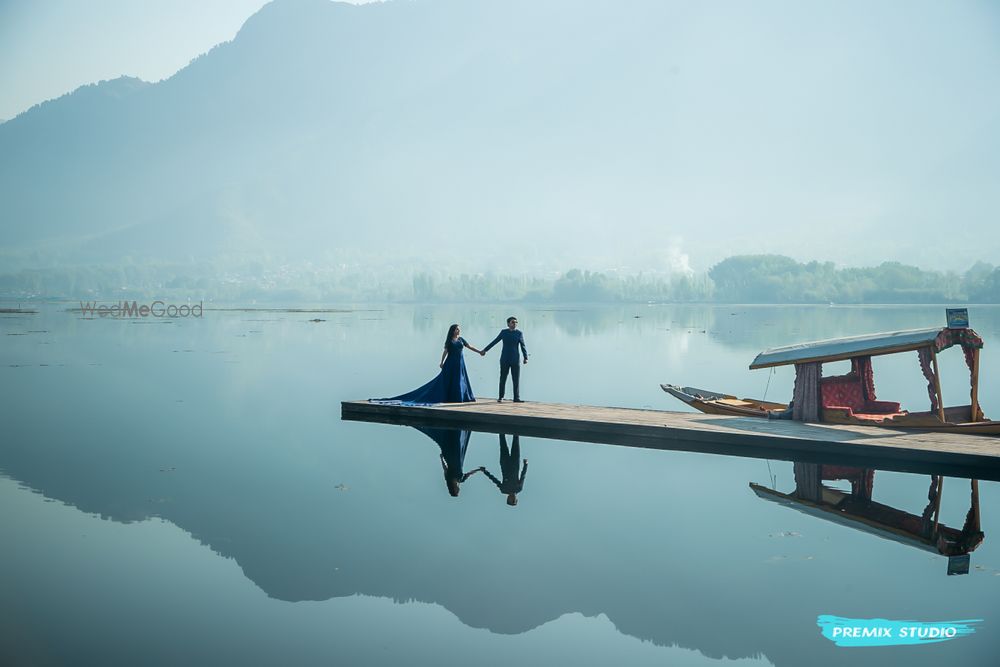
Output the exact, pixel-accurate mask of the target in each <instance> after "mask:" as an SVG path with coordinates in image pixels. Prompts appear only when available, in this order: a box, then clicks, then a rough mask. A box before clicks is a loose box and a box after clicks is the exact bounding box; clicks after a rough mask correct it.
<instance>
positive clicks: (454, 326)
mask: <svg viewBox="0 0 1000 667" xmlns="http://www.w3.org/2000/svg"><path fill="white" fill-rule="evenodd" d="M457 328H458V325H457V324H452V325H451V326H450V327H448V336H447V337H446V338H445V339H444V346H445V347H448V343H450V342H451V339H452V337H453V336H454V335H455V329H457Z"/></svg>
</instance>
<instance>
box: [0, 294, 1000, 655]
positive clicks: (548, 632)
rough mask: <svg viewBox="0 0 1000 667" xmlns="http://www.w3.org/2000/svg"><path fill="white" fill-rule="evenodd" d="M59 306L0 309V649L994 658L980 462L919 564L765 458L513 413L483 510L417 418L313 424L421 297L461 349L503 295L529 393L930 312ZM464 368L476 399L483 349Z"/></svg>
mask: <svg viewBox="0 0 1000 667" xmlns="http://www.w3.org/2000/svg"><path fill="white" fill-rule="evenodd" d="M73 305H75V304H47V305H43V306H40V307H39V309H40V312H38V313H37V314H32V315H0V340H2V343H3V344H2V346H0V416H2V423H3V438H2V441H0V442H2V444H0V507H2V508H3V510H2V512H0V531H2V534H3V535H4V541H3V545H4V546H3V568H2V569H0V664H5V665H6V664H17V665H20V664H24V665H47V664H54V665H60V664H73V665H83V664H94V665H138V664H142V665H176V664H191V665H194V664H199V665H202V664H204V665H216V664H248V665H258V664H259V665H274V664H323V665H331V664H338V665H340V664H343V665H347V664H351V665H354V664H414V665H425V664H426V665H451V664H465V665H470V664H471V665H479V664H510V663H517V664H527V665H534V664H538V665H552V664H573V665H589V664H592V665H607V664H622V665H643V664H649V665H714V664H726V665H729V664H740V665H767V664H773V665H782V666H786V665H788V666H797V665H806V664H809V665H841V664H851V665H883V664H890V663H898V664H913V665H941V664H949V663H955V664H962V665H995V664H997V657H996V656H997V654H998V653H997V651H998V649H1000V639H998V637H1000V635H998V633H997V624H998V623H1000V502H998V501H1000V485H998V484H997V483H994V482H985V481H984V482H980V485H979V492H980V500H981V503H980V507H981V515H982V530H983V532H984V533H985V539H984V540H983V542H982V544H981V545H980V546H979V548H978V549H976V550H975V551H974V552H972V554H971V567H970V572H969V574H968V575H965V576H948V575H947V569H948V559H947V558H946V557H944V556H942V555H940V554H938V553H937V552H936V551H931V550H921V549H919V548H916V547H914V546H912V545H910V544H905V543H903V542H901V541H893V540H889V539H884V538H883V537H881V536H879V535H878V534H873V533H872V532H866V531H863V530H859V529H858V528H857V527H856V526H855V527H851V526H847V525H840V524H838V523H835V522H832V521H828V520H823V519H822V518H819V517H817V516H813V515H810V514H807V513H804V512H800V511H796V509H795V508H794V507H791V506H787V505H783V504H779V503H776V502H771V501H768V500H766V499H764V498H760V497H758V496H757V495H756V494H755V493H754V492H753V491H752V490H751V489H750V487H749V483H751V482H755V483H760V484H763V485H766V486H768V487H774V488H777V489H778V490H779V491H782V492H790V491H792V490H793V489H794V488H795V479H794V476H793V464H792V463H791V462H785V461H773V460H772V461H766V460H760V459H753V458H736V457H726V456H718V455H709V454H698V453H686V452H669V451H654V450H643V449H634V448H627V447H618V446H610V445H599V444H585V443H577V442H563V441H557V440H545V439H539V438H529V437H521V438H520V441H519V442H520V449H521V452H520V453H521V456H522V457H523V458H526V459H528V460H529V468H528V472H527V475H526V477H525V482H524V489H523V491H522V492H521V493H520V495H519V496H518V498H519V502H518V504H517V506H516V507H510V506H508V505H507V504H506V502H505V497H504V496H503V495H501V494H500V493H499V492H498V490H497V488H496V487H495V486H494V485H493V484H492V483H491V482H490V480H489V479H487V478H486V477H484V476H483V475H476V476H473V477H472V478H470V479H469V480H468V481H467V482H465V483H464V484H463V485H462V491H461V494H460V495H459V496H458V497H457V498H453V497H451V496H450V495H449V494H448V492H447V489H446V486H445V484H444V480H443V476H442V471H441V463H440V458H439V453H440V449H439V447H438V445H437V444H436V443H435V441H434V440H432V439H431V438H429V437H428V436H427V435H425V434H424V433H421V432H420V431H418V430H416V429H414V428H410V427H406V426H396V425H385V424H365V423H354V422H343V421H341V420H340V401H342V400H347V399H357V398H367V397H373V396H375V397H377V396H387V395H394V394H397V393H401V392H403V391H406V390H408V389H411V388H414V387H416V386H418V385H419V384H422V383H423V382H425V381H426V380H428V379H430V378H431V377H432V376H433V375H434V374H435V373H436V372H437V363H438V360H439V358H440V349H441V345H442V343H443V339H444V335H445V331H446V329H447V327H448V325H449V324H450V323H451V322H459V323H461V324H462V327H463V335H464V336H465V337H466V338H467V339H468V340H469V341H470V342H471V343H473V344H474V345H477V346H482V345H484V344H485V343H487V342H489V340H491V339H492V337H493V336H494V335H495V334H496V333H497V331H499V330H500V328H501V327H502V326H503V322H504V319H505V318H506V316H507V315H510V314H514V315H517V316H518V318H519V319H520V323H521V325H520V326H521V329H522V330H523V331H524V332H525V338H526V342H527V345H528V349H529V351H530V352H531V355H532V356H531V361H530V363H529V365H528V366H527V367H525V369H524V371H523V373H522V393H523V395H524V397H525V398H526V399H528V400H540V401H554V402H566V403H584V404H598V405H617V406H625V407H647V408H658V409H671V410H683V409H684V406H683V405H681V404H680V403H679V402H677V401H676V400H675V399H673V398H671V397H669V396H667V395H666V394H664V393H663V392H662V391H661V390H660V389H659V386H658V385H659V383H661V382H670V383H676V384H687V385H693V386H698V387H703V388H706V389H713V390H719V391H726V392H730V393H735V394H739V395H750V396H754V397H761V396H762V395H763V394H764V393H765V391H766V392H767V397H768V398H769V399H773V400H787V399H788V397H789V394H790V391H791V384H792V375H791V372H790V371H789V370H788V369H778V370H777V371H775V372H774V373H771V372H769V371H756V372H751V371H748V370H747V366H748V364H749V362H750V361H751V360H752V358H753V357H754V355H755V354H756V353H757V352H759V351H760V350H762V349H764V348H766V347H772V346H777V345H783V344H788V343H793V342H799V341H804V340H813V339H818V338H825V337H833V336H841V335H851V334H860V333H869V332H874V331H885V330H892V329H905V328H917V327H925V326H935V325H937V324H939V323H942V322H943V320H944V312H943V311H944V309H943V307H937V306H933V307H923V306H921V307H761V306H717V307H712V306H627V307H609V308H589V307H588V308H580V309H573V308H558V309H541V308H539V307H528V306H524V305H518V306H454V307H444V306H434V307H420V306H386V307H371V308H367V309H355V310H350V311H346V312H330V313H319V314H316V313H294V312H266V311H239V310H227V311H219V310H208V311H206V312H205V314H204V317H202V318H201V319H174V320H166V321H158V320H153V319H152V318H150V320H142V321H129V320H112V319H85V318H84V317H83V316H82V315H81V314H80V313H77V312H71V311H69V310H67V309H68V308H69V307H70V306H73ZM970 317H971V320H972V326H973V327H974V328H975V329H976V330H977V331H978V332H979V333H980V334H981V335H982V336H983V337H984V339H985V341H986V348H985V350H984V353H983V358H982V377H983V379H984V381H983V386H982V389H981V402H982V405H983V409H984V411H985V412H986V414H987V415H991V416H994V415H1000V387H998V386H997V384H996V382H995V378H997V377H1000V309H996V308H989V307H979V308H976V307H974V308H972V309H970ZM312 319H321V320H323V321H320V322H312V321H309V320H312ZM941 361H942V376H943V393H944V396H945V400H946V403H948V404H959V403H967V402H968V398H967V396H968V371H967V370H966V368H965V365H964V361H963V360H962V355H961V353H960V352H959V351H958V350H949V351H947V352H945V353H943V354H942V355H941ZM467 362H468V366H469V372H470V376H471V379H472V383H473V387H474V389H475V390H476V392H477V394H479V395H480V396H493V395H495V392H496V387H495V382H496V377H497V354H496V351H494V352H493V353H492V354H491V356H490V357H488V358H486V359H481V358H479V357H478V356H477V355H467ZM875 372H876V387H877V389H878V395H879V397H880V398H882V399H893V400H900V401H902V402H903V404H904V406H906V407H910V408H911V409H926V406H927V402H928V401H927V395H926V383H925V382H924V380H923V376H922V375H921V373H920V370H919V367H918V365H917V360H916V354H915V353H910V354H905V355H897V356H894V357H889V358H877V359H876V360H875ZM509 440H512V439H509ZM998 446H1000V445H998ZM499 452H500V439H499V438H498V436H497V435H494V434H487V433H472V434H471V435H470V436H469V444H468V453H467V456H466V460H465V469H466V470H472V469H474V468H476V467H478V466H485V467H486V468H487V469H489V470H490V471H491V472H492V473H493V474H494V475H497V476H499V475H500V470H499ZM930 479H931V478H930V477H929V476H928V475H914V474H905V473H898V472H889V471H877V472H876V473H875V475H874V483H873V499H874V500H875V501H877V502H879V503H883V504H885V505H889V506H892V507H895V508H897V509H900V510H903V511H905V512H909V513H911V514H915V515H920V513H921V512H922V510H923V508H924V506H925V505H926V504H927V492H928V485H929V482H930ZM826 484H827V485H828V486H830V487H831V488H838V489H847V488H849V487H848V486H847V484H846V482H843V481H839V482H838V481H830V482H826ZM969 505H970V484H969V481H968V480H963V479H954V478H945V482H944V491H943V494H942V517H941V520H942V521H943V522H944V523H945V524H947V525H948V526H951V527H955V528H961V527H962V524H963V521H964V519H965V514H966V511H967V510H968V509H969ZM821 614H833V615H838V616H844V617H851V618H888V619H901V620H917V621H946V620H958V619H983V621H982V623H980V624H979V625H978V629H977V632H976V633H975V634H973V635H971V636H968V637H963V638H959V639H955V640H952V641H948V642H943V643H936V644H928V645H922V646H903V647H893V648H840V647H837V646H835V645H834V644H833V643H831V642H830V641H829V640H827V639H825V638H824V637H822V636H821V634H820V631H819V628H818V627H817V617H818V616H819V615H821Z"/></svg>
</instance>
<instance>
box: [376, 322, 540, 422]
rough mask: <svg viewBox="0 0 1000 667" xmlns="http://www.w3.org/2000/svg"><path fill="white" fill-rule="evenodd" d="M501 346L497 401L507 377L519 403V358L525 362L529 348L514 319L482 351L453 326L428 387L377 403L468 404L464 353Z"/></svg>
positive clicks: (469, 394) (469, 388) (482, 353)
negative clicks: (435, 372)
mask: <svg viewBox="0 0 1000 667" xmlns="http://www.w3.org/2000/svg"><path fill="white" fill-rule="evenodd" d="M500 342H502V343H503V348H502V350H501V352H500V393H499V394H497V400H499V401H502V400H503V397H504V389H505V387H506V384H507V375H508V374H509V375H510V376H511V379H512V380H513V382H514V402H515V403H520V402H521V355H519V354H518V348H520V351H521V353H522V354H523V356H524V363H528V349H527V348H526V347H525V346H524V334H522V333H521V332H520V331H519V330H518V328H517V318H516V317H508V318H507V328H506V329H504V330H503V331H501V332H500V333H499V334H497V337H496V338H494V339H493V342H492V343H490V344H489V345H487V346H486V347H485V348H483V349H482V350H478V349H476V348H475V347H473V346H472V345H471V344H469V342H468V341H466V340H465V339H464V338H462V328H461V327H460V326H459V325H457V324H452V325H451V326H450V327H449V328H448V335H447V336H445V339H444V351H443V352H442V353H441V363H440V364H439V367H440V368H441V372H440V373H438V374H437V376H436V377H435V378H434V379H433V380H431V381H430V382H428V383H427V384H425V385H423V386H421V387H418V388H417V389H414V390H413V391H409V392H407V393H405V394H400V395H399V396H393V397H392V398H386V399H378V400H379V401H394V402H395V401H399V402H402V403H420V404H425V403H468V402H472V401H475V400H476V397H475V395H474V394H473V393H472V385H471V384H470V383H469V373H468V372H467V371H466V369H465V357H464V355H463V354H462V353H463V351H464V350H465V349H466V348H468V349H470V350H472V351H473V352H476V353H478V354H479V355H480V356H485V355H486V353H487V352H489V351H490V348H492V347H493V346H494V345H496V344H497V343H500Z"/></svg>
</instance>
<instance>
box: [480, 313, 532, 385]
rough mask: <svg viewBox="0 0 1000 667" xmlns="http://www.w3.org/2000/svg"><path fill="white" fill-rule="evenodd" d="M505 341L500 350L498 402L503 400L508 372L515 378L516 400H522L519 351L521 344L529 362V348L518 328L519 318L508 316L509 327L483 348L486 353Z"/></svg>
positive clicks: (525, 360) (526, 360) (525, 361)
mask: <svg viewBox="0 0 1000 667" xmlns="http://www.w3.org/2000/svg"><path fill="white" fill-rule="evenodd" d="M500 341H503V348H502V349H501V350H500V393H499V394H497V402H498V403H499V402H500V401H502V400H503V394H504V389H506V387H507V374H508V373H509V374H510V376H511V379H513V380H514V402H515V403H522V402H523V401H521V357H520V355H518V353H517V348H518V347H519V346H520V348H521V353H522V354H524V363H528V348H526V347H525V346H524V334H523V333H521V332H520V331H519V330H518V328H517V318H516V317H508V318H507V328H506V329H504V330H503V331H501V332H500V333H498V334H497V337H496V338H494V339H493V342H492V343H490V344H489V345H487V346H486V347H485V348H483V354H484V355H485V354H486V353H487V352H489V351H490V348H491V347H493V346H494V345H496V344H497V343H499V342H500Z"/></svg>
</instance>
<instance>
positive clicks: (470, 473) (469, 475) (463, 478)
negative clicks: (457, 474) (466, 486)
mask: <svg viewBox="0 0 1000 667" xmlns="http://www.w3.org/2000/svg"><path fill="white" fill-rule="evenodd" d="M480 470H481V471H483V472H486V469H485V468H483V467H479V468H476V469H475V470H473V471H472V472H467V473H465V474H464V475H462V481H463V482H464V481H465V480H467V479H469V478H470V477H472V476H473V475H475V474H476V473H477V472H479V471H480Z"/></svg>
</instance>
